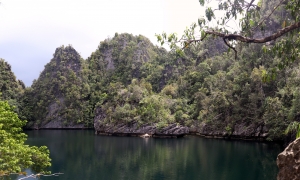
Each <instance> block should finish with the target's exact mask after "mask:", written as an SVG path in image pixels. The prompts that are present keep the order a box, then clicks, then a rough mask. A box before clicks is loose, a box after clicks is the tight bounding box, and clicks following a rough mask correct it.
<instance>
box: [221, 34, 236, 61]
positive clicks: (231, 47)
mask: <svg viewBox="0 0 300 180" xmlns="http://www.w3.org/2000/svg"><path fill="white" fill-rule="evenodd" d="M223 41H224V43H225V44H226V46H228V47H229V48H230V49H233V50H234V57H235V59H237V51H236V49H235V48H234V47H233V46H231V45H230V44H229V43H228V42H227V41H226V39H225V38H223Z"/></svg>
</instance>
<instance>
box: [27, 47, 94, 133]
mask: <svg viewBox="0 0 300 180" xmlns="http://www.w3.org/2000/svg"><path fill="white" fill-rule="evenodd" d="M84 69H85V64H84V61H83V59H82V58H81V57H80V55H79V54H78V53H77V51H76V50H75V49H74V48H73V47H72V46H67V47H64V46H62V47H59V48H57V49H56V51H55V53H54V55H53V58H52V59H51V61H50V62H49V63H48V64H47V65H45V69H44V70H43V71H42V72H41V74H40V77H39V78H38V79H37V80H36V81H34V82H33V85H32V88H31V89H30V92H28V93H27V96H28V97H27V99H29V100H28V104H27V107H28V108H30V109H29V110H28V111H30V112H32V117H31V118H30V119H28V120H29V123H28V127H30V128H36V129H38V128H70V127H76V128H81V127H84V125H85V120H86V119H88V117H87V114H88V113H86V112H88V110H87V108H88V107H89V106H88V101H87V100H86V97H87V96H88V94H89V85H88V83H87V78H86V76H85V72H84Z"/></svg>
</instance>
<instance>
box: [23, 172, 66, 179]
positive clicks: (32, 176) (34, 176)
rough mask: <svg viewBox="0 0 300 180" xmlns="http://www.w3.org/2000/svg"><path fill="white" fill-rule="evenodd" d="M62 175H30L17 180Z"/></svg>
mask: <svg viewBox="0 0 300 180" xmlns="http://www.w3.org/2000/svg"><path fill="white" fill-rule="evenodd" d="M62 174H63V173H53V174H40V173H39V174H30V175H28V176H25V177H22V178H20V179H18V180H24V179H28V178H34V179H36V178H39V177H40V176H59V175H62Z"/></svg>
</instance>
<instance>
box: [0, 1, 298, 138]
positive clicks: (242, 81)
mask: <svg viewBox="0 0 300 180" xmlns="http://www.w3.org/2000/svg"><path fill="white" fill-rule="evenodd" d="M276 2H277V1H276ZM268 3H275V1H274V2H273V1H264V4H261V11H262V12H263V13H264V14H265V15H267V14H268V12H269V11H271V10H270V9H269V8H270V7H272V6H270V4H269V5H268ZM288 17H289V12H287V11H286V10H285V9H282V10H280V11H277V12H276V13H273V14H272V16H271V17H270V21H268V24H266V25H265V26H264V30H263V31H261V30H257V31H256V32H255V34H254V35H253V36H261V35H262V34H272V33H273V31H274V30H275V29H278V27H280V26H281V24H282V21H284V20H285V19H286V18H288ZM284 38H286V37H282V38H281V40H284ZM273 46H274V43H273V42H271V43H269V44H267V45H264V44H251V43H249V44H247V43H237V44H236V46H235V50H236V51H237V53H238V56H237V57H236V54H235V53H234V51H230V52H228V51H227V49H228V47H227V46H226V45H225V44H224V42H223V40H222V39H221V38H218V37H213V36H209V37H207V38H206V39H204V40H203V41H201V42H198V43H196V44H195V45H193V46H186V47H185V48H184V49H183V50H182V51H183V52H182V53H180V54H178V53H176V52H175V51H167V50H166V49H164V48H162V47H159V46H155V45H153V44H152V43H151V42H150V41H149V39H147V38H146V37H144V36H142V35H139V36H134V35H132V34H128V33H123V34H118V33H116V34H115V35H114V37H113V38H108V39H106V40H104V41H101V42H100V44H99V46H98V48H97V49H96V50H95V51H94V52H93V53H92V54H91V55H90V57H88V58H87V59H86V60H84V59H82V58H81V57H80V55H79V54H78V53H77V52H76V50H75V49H74V48H73V47H72V46H71V45H69V46H61V47H58V48H57V49H56V50H55V53H54V55H53V58H52V59H51V60H50V62H49V63H48V64H46V65H45V69H44V70H43V71H42V72H41V74H40V76H39V77H38V79H37V80H34V82H33V84H32V86H31V87H27V88H25V86H24V83H22V81H19V80H16V78H15V76H14V75H13V73H12V72H11V69H10V65H9V64H8V63H7V62H5V61H4V60H2V59H1V61H0V69H1V76H0V88H1V92H2V98H3V99H4V100H8V102H9V103H10V104H11V105H14V106H15V109H16V110H15V111H16V112H17V113H18V114H19V117H20V118H21V119H26V120H28V123H27V127H29V128H68V127H87V128H92V127H94V123H95V122H94V121H95V119H97V118H95V116H99V114H95V112H96V111H98V112H99V111H100V112H101V113H100V116H101V119H103V121H102V122H101V123H105V124H112V125H113V124H118V123H131V122H137V123H138V124H140V125H142V124H149V123H150V124H154V125H155V126H157V127H158V128H163V127H165V126H167V125H168V124H173V123H176V124H179V125H182V126H186V127H189V128H190V129H196V131H197V129H201V128H202V129H203V127H205V129H206V131H215V132H220V133H219V135H220V136H224V135H226V136H231V135H235V134H239V131H241V129H243V128H245V129H247V128H249V127H250V129H252V130H250V132H248V134H247V133H246V134H244V136H252V135H253V136H254V134H253V132H260V133H261V134H264V136H263V137H266V138H267V139H268V140H282V139H284V138H285V137H286V136H287V135H288V134H286V133H285V131H286V129H287V128H288V126H289V125H293V124H297V123H299V122H300V92H299V87H300V86H299V85H300V74H299V73H300V67H299V61H296V60H294V61H288V63H286V64H284V66H285V67H284V68H281V69H278V68H277V67H278V65H280V63H282V58H283V57H281V56H278V54H277V53H272V52H268V51H266V49H270V48H272V47H273ZM285 57H286V56H285ZM285 57H284V58H285ZM270 72H273V74H271V73H270ZM267 73H269V76H266V74H267ZM270 74H271V75H270ZM290 127H291V126H290ZM240 134H241V133H240ZM217 135H218V134H217ZM242 135H243V133H242Z"/></svg>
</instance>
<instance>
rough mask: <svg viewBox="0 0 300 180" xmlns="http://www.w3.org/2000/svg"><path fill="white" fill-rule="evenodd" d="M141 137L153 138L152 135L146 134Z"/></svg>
mask: <svg viewBox="0 0 300 180" xmlns="http://www.w3.org/2000/svg"><path fill="white" fill-rule="evenodd" d="M140 137H142V138H150V137H151V135H149V134H147V133H146V134H144V135H141V136H140Z"/></svg>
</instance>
